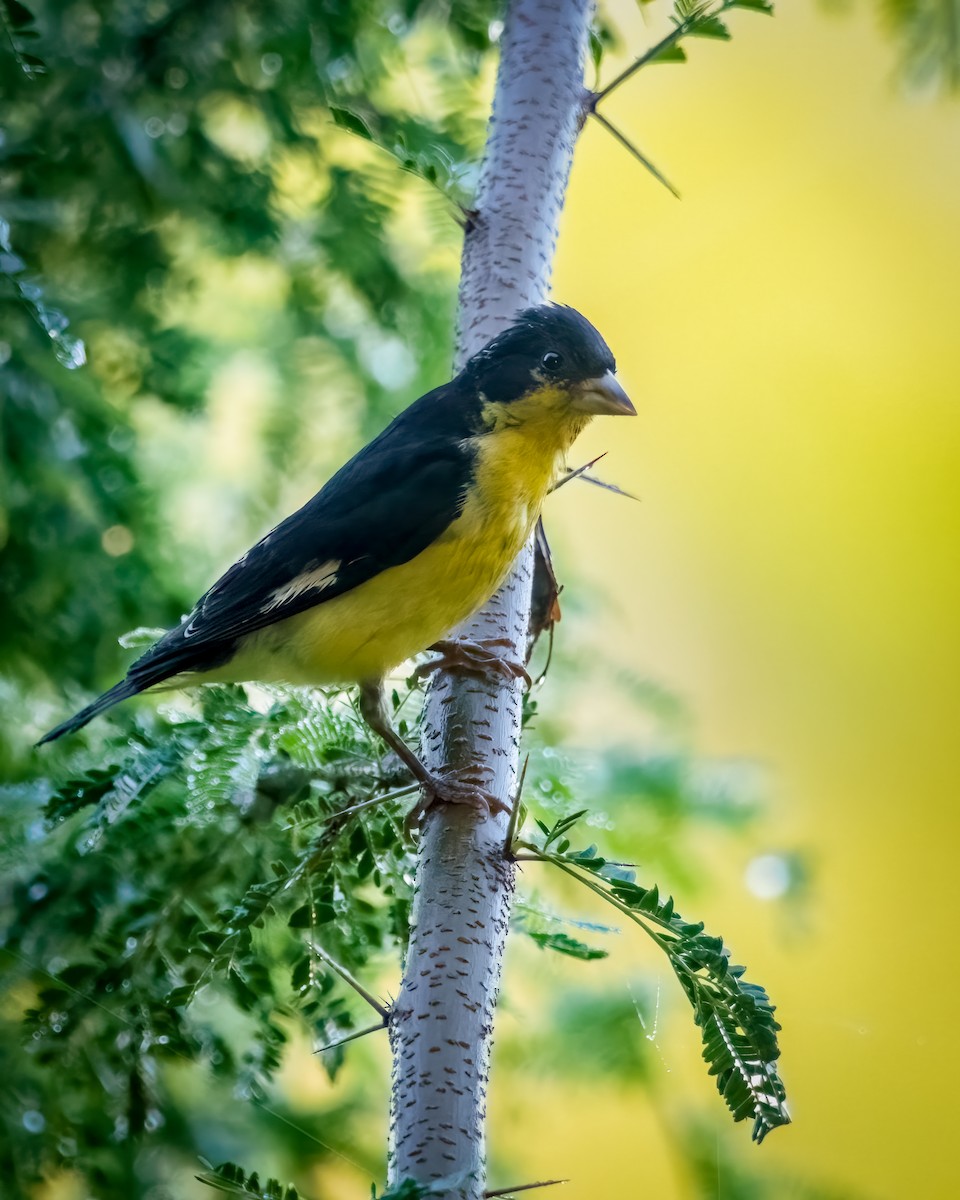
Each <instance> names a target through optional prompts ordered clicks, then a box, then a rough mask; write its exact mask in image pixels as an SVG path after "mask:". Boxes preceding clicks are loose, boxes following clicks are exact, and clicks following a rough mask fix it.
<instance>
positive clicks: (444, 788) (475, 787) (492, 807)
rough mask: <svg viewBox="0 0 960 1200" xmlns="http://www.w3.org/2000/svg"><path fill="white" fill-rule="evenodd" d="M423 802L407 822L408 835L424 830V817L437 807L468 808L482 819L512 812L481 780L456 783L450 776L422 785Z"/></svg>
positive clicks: (420, 802) (435, 778) (458, 781)
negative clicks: (422, 825) (438, 805)
mask: <svg viewBox="0 0 960 1200" xmlns="http://www.w3.org/2000/svg"><path fill="white" fill-rule="evenodd" d="M421 787H422V789H423V791H422V793H421V796H420V799H419V800H418V802H417V803H416V804H415V805H414V807H413V808H412V809H411V810H410V813H409V815H408V816H407V819H406V821H405V822H404V824H405V827H406V830H407V832H408V833H409V832H410V831H411V830H412V829H416V828H418V827H419V826H420V823H421V822H422V820H423V818H424V816H425V815H426V814H427V812H428V811H429V810H430V809H431V808H433V806H434V805H435V804H465V805H467V806H468V807H469V808H473V809H476V811H477V812H479V813H480V814H481V815H482V816H485V817H486V816H496V815H497V814H498V813H506V812H510V811H511V806H510V805H509V804H506V803H504V801H503V800H501V799H500V798H499V796H495V795H494V794H493V792H491V791H488V790H487V789H486V788H485V787H483V786H482V785H481V784H480V783H479V782H478V781H477V780H468V779H455V778H453V776H450V775H430V777H429V779H424V780H422V781H421Z"/></svg>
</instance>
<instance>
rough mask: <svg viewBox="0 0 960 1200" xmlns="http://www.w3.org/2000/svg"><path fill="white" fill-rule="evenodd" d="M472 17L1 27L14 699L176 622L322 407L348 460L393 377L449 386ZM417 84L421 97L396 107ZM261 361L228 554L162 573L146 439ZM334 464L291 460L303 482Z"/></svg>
mask: <svg viewBox="0 0 960 1200" xmlns="http://www.w3.org/2000/svg"><path fill="white" fill-rule="evenodd" d="M493 10H494V5H493V4H492V3H484V0H461V2H459V3H452V4H450V5H444V6H443V7H442V8H441V7H440V6H437V5H432V4H428V3H417V2H416V0H409V2H405V3H391V2H389V0H369V2H366V3H360V4H342V5H341V4H327V5H323V6H321V7H319V8H318V7H317V6H316V5H313V4H310V3H307V2H306V0H273V2H271V3H270V4H260V3H254V2H252V0H249V2H246V3H244V2H238V3H229V4H220V3H214V4H194V3H192V2H187V0H158V2H156V3H151V4H140V3H132V2H130V0H77V2H76V3H73V4H70V5H69V6H65V5H62V4H58V3H50V2H45V0H31V2H30V5H29V8H28V7H26V6H24V5H23V4H20V3H14V2H13V0H5V3H4V4H2V5H0V12H2V13H3V16H4V29H0V103H2V105H3V113H4V120H3V126H4V128H3V137H2V139H0V217H2V223H0V401H2V403H0V422H2V425H0V438H2V446H3V454H4V459H5V466H6V471H5V473H4V475H3V478H2V483H0V529H2V534H3V536H2V562H0V604H2V607H3V616H4V619H3V621H0V659H2V661H3V663H4V667H5V671H6V673H8V674H9V675H12V676H14V677H15V678H18V679H27V680H29V681H30V683H31V685H32V686H33V688H34V689H36V687H37V685H38V684H42V681H43V676H44V675H45V674H47V673H52V674H54V675H55V676H56V678H57V680H59V681H60V682H61V684H62V683H63V682H64V681H69V680H76V681H77V682H78V684H80V685H83V686H84V687H87V688H89V687H92V686H96V685H98V684H100V683H102V682H103V681H104V680H106V679H108V678H109V676H110V675H112V674H114V673H115V672H116V670H117V667H118V663H119V661H120V659H119V653H118V651H117V648H116V635H117V633H118V632H119V631H121V630H123V629H129V628H132V627H133V626H135V625H137V624H141V623H150V624H154V625H160V624H170V623H172V622H174V621H175V620H176V619H178V617H179V615H180V613H181V612H182V611H184V609H185V608H186V607H188V606H189V604H190V602H191V601H192V599H193V589H194V588H195V587H197V586H198V583H197V581H198V580H201V581H202V580H204V579H207V580H208V579H209V576H210V573H211V572H212V571H214V570H216V569H217V568H220V567H222V566H223V565H225V563H224V559H225V558H226V557H227V555H229V553H230V552H231V551H232V550H234V549H236V550H240V549H242V548H243V543H244V541H245V540H246V538H247V537H251V536H253V535H254V534H255V533H256V532H257V531H258V530H262V528H263V526H264V525H265V524H267V523H268V522H269V519H270V517H271V516H274V515H282V513H280V512H278V508H279V507H280V506H282V504H283V503H284V501H285V500H286V497H284V496H282V495H279V494H278V493H279V491H280V488H279V485H278V479H279V480H282V479H283V478H284V476H285V475H286V476H287V477H293V478H294V479H298V478H304V477H307V478H309V476H308V471H309V469H310V466H311V464H310V463H309V462H304V461H303V458H302V456H301V451H300V449H299V440H298V439H299V438H300V436H301V435H302V430H303V426H304V424H305V423H306V422H307V421H308V419H309V415H310V406H311V405H312V404H314V403H315V402H316V399H317V393H318V390H323V389H329V390H331V391H334V392H335V393H336V394H338V395H339V396H341V397H342V400H341V401H340V403H341V404H343V405H345V406H346V407H347V410H348V411H347V412H346V413H345V414H344V417H343V420H347V421H348V423H349V424H348V427H349V428H351V429H354V428H355V429H356V430H357V432H358V433H359V435H360V436H361V437H362V436H364V435H368V434H369V433H370V432H372V431H373V430H374V429H375V428H376V427H377V426H378V425H379V424H380V423H381V422H382V420H383V417H384V415H385V414H386V413H387V412H388V411H390V410H395V409H396V407H399V403H398V398H397V395H396V390H397V379H398V378H400V379H401V380H402V387H403V393H404V395H406V396H408V397H409V396H410V395H416V394H418V391H423V390H426V388H427V387H428V386H432V385H435V384H436V383H437V382H438V381H439V380H440V379H442V378H443V377H444V375H445V374H446V373H447V371H448V364H449V353H450V351H449V347H450V343H451V336H450V324H451V320H452V309H453V286H452V283H453V276H452V270H451V268H452V267H453V266H454V264H455V261H456V241H457V237H458V230H457V226H456V222H455V220H454V219H452V218H453V217H455V215H456V208H455V203H456V201H457V199H458V198H460V196H461V193H462V184H463V183H464V182H465V175H466V173H467V172H468V171H469V164H470V163H471V162H472V161H473V160H474V159H475V156H476V152H477V149H478V146H479V143H480V139H481V137H482V129H483V123H484V113H483V109H482V107H481V106H479V105H478V103H477V101H476V92H477V89H478V77H479V73H480V70H481V67H482V64H483V61H484V55H485V54H486V52H487V50H488V49H489V47H490V39H489V32H488V31H489V28H490V21H491V20H492V17H493ZM418 72H422V73H423V74H422V78H423V79H424V88H425V92H424V93H423V94H421V93H420V92H419V91H418V89H417V88H411V87H409V86H406V87H402V86H397V80H398V79H403V80H409V79H411V78H413V76H414V75H416V74H417V73H418ZM353 109H356V110H358V111H362V112H363V113H365V114H367V120H368V122H370V123H373V117H372V116H371V115H370V114H372V113H374V112H375V113H376V114H378V116H377V121H378V122H379V124H378V129H379V130H380V132H381V135H382V136H381V137H380V141H381V143H382V145H383V147H384V148H379V147H374V146H372V145H369V146H365V145H362V144H361V143H360V140H359V139H357V138H356V137H355V136H354V135H353V134H352V133H350V132H348V131H345V130H344V129H343V128H341V126H342V125H343V124H344V123H348V124H349V122H348V121H347V119H346V118H345V116H344V114H346V113H348V112H350V111H352V110H353ZM356 120H357V121H359V118H357V119H356ZM338 122H339V124H338ZM398 158H399V159H400V160H401V164H402V165H401V169H400V170H397V169H396V165H397V159H398ZM438 246H439V247H441V248H442V247H444V246H446V247H447V248H448V250H449V254H448V257H447V258H443V256H442V254H441V255H440V256H439V257H438V255H437V247H438ZM425 247H429V248H430V250H431V254H429V255H426V254H424V253H423V250H424V248H425ZM427 258H429V260H430V261H429V262H425V259H427ZM245 288H246V292H249V291H250V290H251V289H252V290H254V291H256V290H257V289H258V288H259V290H260V292H264V291H269V292H270V300H269V303H266V302H265V303H263V304H262V305H260V307H257V304H256V303H255V302H253V301H251V300H250V299H249V297H247V296H246V293H245ZM407 347H412V348H413V350H412V352H411V351H408V350H407ZM51 350H54V351H55V352H56V353H51ZM258 353H259V354H260V355H261V357H262V360H264V361H266V362H268V363H269V368H270V371H271V372H272V375H273V378H274V382H273V386H274V390H275V391H276V392H277V394H278V395H282V397H283V403H282V404H280V403H279V402H278V403H276V404H275V405H274V407H273V409H272V411H271V412H270V414H269V419H268V420H267V422H266V425H265V428H264V429H263V436H262V445H263V447H264V448H265V449H266V451H267V453H268V454H269V456H270V460H271V462H272V464H273V469H272V470H271V471H269V472H265V473H264V476H263V478H262V480H261V479H260V478H258V477H256V476H255V477H254V478H253V479H250V480H248V481H245V485H244V487H243V489H242V495H240V496H238V497H237V498H236V501H235V505H234V508H235V511H234V513H233V514H232V515H233V517H234V523H235V525H236V526H237V530H236V536H235V538H234V539H232V540H231V543H230V545H229V546H228V547H227V550H226V554H224V552H223V551H222V550H221V551H220V554H219V555H218V554H217V552H216V548H215V547H212V546H211V545H210V544H209V541H210V540H213V541H214V542H216V540H217V539H208V540H205V539H203V538H201V537H199V536H195V537H194V539H193V540H194V543H195V546H194V548H193V556H194V557H195V558H197V559H199V560H200V561H199V562H198V563H196V564H195V566H194V569H193V571H190V572H189V573H188V572H185V571H184V569H183V565H184V564H183V563H182V562H179V561H177V559H176V558H175V557H174V556H173V554H172V552H171V549H170V543H171V542H173V543H174V544H176V543H177V542H178V541H179V543H180V544H181V545H183V543H184V541H185V540H188V535H189V534H190V532H191V531H190V525H191V520H190V519H189V518H184V522H183V523H184V525H185V526H186V528H185V529H184V528H180V529H175V530H171V528H170V519H169V516H168V506H167V505H166V504H165V494H166V491H167V489H168V487H169V484H170V480H169V478H168V476H169V473H170V468H169V463H167V464H156V463H154V462H153V460H152V459H151V454H150V446H149V436H150V434H151V433H153V434H154V436H155V432H156V429H157V428H158V427H163V428H166V427H167V426H168V425H169V424H170V423H171V422H174V423H179V427H181V428H184V429H187V428H189V424H190V422H191V421H193V422H195V423H196V426H197V428H198V430H199V429H200V428H201V427H202V422H203V413H204V410H205V408H206V406H207V404H208V402H209V396H210V391H211V387H212V386H213V385H214V384H215V382H216V380H217V377H218V373H219V372H221V371H222V370H223V369H224V367H225V365H227V364H229V363H230V362H231V361H232V360H237V361H238V369H240V370H242V369H243V368H244V365H246V367H247V368H248V369H249V367H250V363H251V360H254V365H256V356H257V354H258ZM242 354H245V355H246V358H243V357H240V358H239V359H237V356H238V355H242ZM391 354H392V355H393V358H392V359H391V358H390V355H391ZM385 355H386V359H385ZM84 356H85V357H86V358H87V359H88V361H89V365H88V367H87V368H86V369H83V370H76V369H74V370H67V369H64V368H65V366H66V367H74V368H76V367H78V366H79V365H80V364H81V362H82V360H83V358H84ZM397 359H400V360H401V363H400V365H401V367H402V370H397V369H393V370H391V366H395V360H397ZM164 412H166V413H167V414H168V415H167V416H165V415H164ZM341 423H342V422H341ZM197 436H198V437H199V433H198V435H197ZM337 450H338V447H334V448H333V450H332V456H333V460H332V461H330V462H324V461H321V462H320V463H317V462H314V463H313V464H312V465H313V471H314V472H315V475H314V480H315V486H318V485H319V483H320V482H322V479H323V470H324V468H327V469H329V468H330V467H332V466H335V465H336V462H335V456H336V453H337ZM316 453H321V454H322V449H321V450H319V451H317V450H315V454H316ZM178 482H179V483H180V486H181V487H184V488H186V487H188V486H189V485H190V483H191V482H192V481H191V480H189V479H187V480H185V481H180V480H178ZM307 494H309V492H308V493H307ZM205 519H209V516H206V517H205V514H203V513H202V512H197V513H196V514H195V515H194V516H193V521H194V522H196V523H197V524H202V523H203V522H204V520H205ZM106 530H111V531H113V533H112V535H111V537H112V540H111V537H108V538H107V540H106V541H104V533H105V531H106ZM105 547H106V549H107V552H106V553H105V552H104V549H105ZM8 753H9V750H8Z"/></svg>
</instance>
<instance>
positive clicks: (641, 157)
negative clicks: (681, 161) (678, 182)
mask: <svg viewBox="0 0 960 1200" xmlns="http://www.w3.org/2000/svg"><path fill="white" fill-rule="evenodd" d="M590 115H591V116H592V117H594V118H595V119H596V120H597V121H599V122H600V124H601V125H602V126H603V127H604V129H606V130H608V131H609V132H610V133H612V134H613V136H614V137H615V138H616V139H617V141H618V142H619V143H620V145H621V146H623V147H624V148H625V149H626V150H629V151H630V153H631V154H632V155H633V157H634V158H635V159H636V160H637V162H638V163H640V165H641V166H642V167H645V168H646V169H647V170H648V171H649V172H650V174H651V175H652V176H653V177H654V179H656V180H657V181H658V182H659V183H662V184H663V186H664V187H665V188H666V189H667V191H668V192H670V193H671V194H672V195H674V196H676V198H677V199H678V200H679V199H680V193H679V192H678V191H677V189H676V188H675V187H674V186H673V184H672V183H671V182H670V180H669V179H668V178H667V177H666V175H664V173H663V172H662V171H661V170H660V169H659V168H658V167H656V166H654V164H653V163H652V162H651V161H650V159H649V158H647V156H646V155H645V154H643V153H642V152H641V151H640V150H638V149H637V148H636V146H635V145H634V144H633V142H631V141H630V140H629V139H628V138H626V137H624V135H623V134H622V133H621V132H620V130H619V129H617V127H616V125H612V124H611V123H610V122H609V121H608V120H607V118H606V117H605V116H604V115H603V114H602V113H598V112H597V111H596V109H594V110H593V112H592V113H591V114H590Z"/></svg>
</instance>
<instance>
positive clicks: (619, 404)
mask: <svg viewBox="0 0 960 1200" xmlns="http://www.w3.org/2000/svg"><path fill="white" fill-rule="evenodd" d="M570 407H571V408H573V409H576V411H577V412H585V413H593V414H595V415H598V416H600V415H604V416H609V417H635V416H636V415H637V410H636V409H635V408H634V407H633V405H632V404H631V403H630V397H629V396H628V395H627V393H626V392H625V391H624V390H623V388H622V387H621V386H620V384H619V383H618V382H617V377H616V376H615V375H614V373H613V372H612V371H608V372H607V373H606V375H602V376H601V377H600V378H599V379H585V380H584V381H583V383H578V384H577V385H576V388H575V389H574V394H573V399H572V401H571V403H570Z"/></svg>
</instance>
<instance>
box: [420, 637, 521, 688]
mask: <svg viewBox="0 0 960 1200" xmlns="http://www.w3.org/2000/svg"><path fill="white" fill-rule="evenodd" d="M504 647H506V648H508V649H513V643H512V642H511V641H510V639H509V638H483V639H482V640H481V641H477V642H471V641H467V640H465V639H459V638H458V639H456V640H451V641H441V642H434V644H433V645H432V646H430V647H429V649H431V650H435V651H437V652H438V653H439V655H440V657H439V658H435V659H433V660H432V661H431V662H428V663H422V664H421V665H420V666H419V667H417V669H416V671H415V672H414V674H415V676H416V677H417V679H425V678H426V677H427V676H428V675H432V674H433V673H434V671H454V672H459V673H461V674H466V675H486V674H487V673H488V672H490V671H496V672H497V673H498V674H500V675H502V676H504V677H505V678H506V679H507V680H508V681H509V682H510V683H512V682H513V681H514V680H515V679H522V680H523V682H524V683H525V684H526V685H527V687H528V688H530V687H532V686H533V680H532V679H531V678H530V675H529V672H528V671H527V669H526V667H524V666H523V664H522V663H518V662H515V661H514V660H513V659H511V658H503V657H502V656H501V655H499V654H498V653H497V650H499V649H502V648H504Z"/></svg>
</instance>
